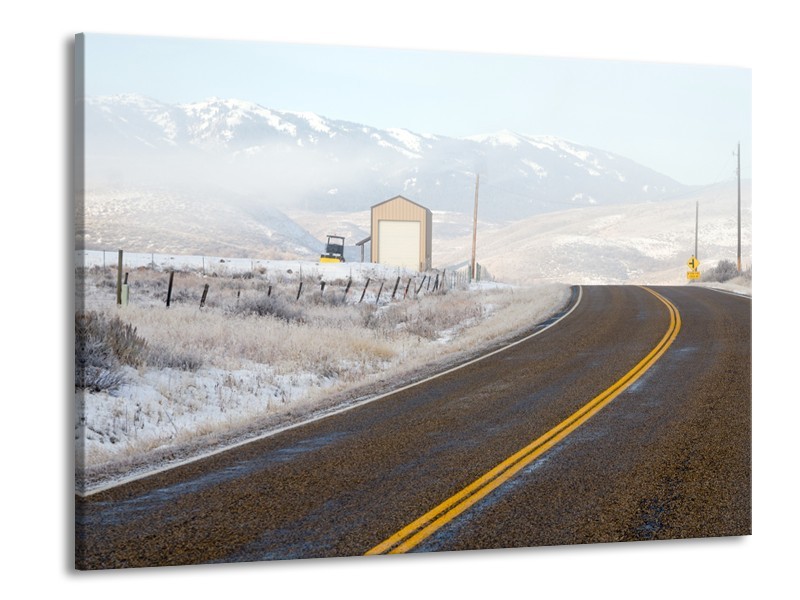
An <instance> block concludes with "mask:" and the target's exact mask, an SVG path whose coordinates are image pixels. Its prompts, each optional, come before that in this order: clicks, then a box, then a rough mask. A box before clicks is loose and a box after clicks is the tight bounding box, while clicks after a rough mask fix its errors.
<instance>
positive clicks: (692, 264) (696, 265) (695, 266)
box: [686, 256, 700, 271]
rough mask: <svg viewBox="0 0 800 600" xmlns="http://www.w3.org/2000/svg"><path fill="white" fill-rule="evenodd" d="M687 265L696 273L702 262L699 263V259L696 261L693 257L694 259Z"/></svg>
mask: <svg viewBox="0 0 800 600" xmlns="http://www.w3.org/2000/svg"><path fill="white" fill-rule="evenodd" d="M686 264H687V265H689V268H690V269H691V270H692V271H696V270H697V267H699V266H700V261H699V260H697V259H696V258H695V257H694V256H693V257H692V258H690V259H689V262H687V263H686Z"/></svg>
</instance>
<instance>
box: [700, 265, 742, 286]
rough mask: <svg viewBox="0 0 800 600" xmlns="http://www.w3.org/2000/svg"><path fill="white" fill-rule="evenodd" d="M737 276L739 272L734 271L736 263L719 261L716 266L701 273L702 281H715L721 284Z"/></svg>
mask: <svg viewBox="0 0 800 600" xmlns="http://www.w3.org/2000/svg"><path fill="white" fill-rule="evenodd" d="M738 275H739V272H738V271H737V269H736V263H734V262H733V261H732V260H721V261H720V262H719V263H717V266H715V267H714V268H712V269H709V270H707V271H706V272H705V273H703V281H717V282H719V283H722V282H724V281H728V280H729V279H733V278H734V277H736V276H738Z"/></svg>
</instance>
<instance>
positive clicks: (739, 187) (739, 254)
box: [736, 143, 742, 273]
mask: <svg viewBox="0 0 800 600" xmlns="http://www.w3.org/2000/svg"><path fill="white" fill-rule="evenodd" d="M736 211H737V219H736V230H737V243H736V270H737V272H739V273H741V272H742V154H741V143H738V144H736Z"/></svg>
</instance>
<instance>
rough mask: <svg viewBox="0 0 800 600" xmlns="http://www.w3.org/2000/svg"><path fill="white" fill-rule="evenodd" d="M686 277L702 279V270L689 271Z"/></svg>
mask: <svg viewBox="0 0 800 600" xmlns="http://www.w3.org/2000/svg"><path fill="white" fill-rule="evenodd" d="M686 279H700V271H687V273H686Z"/></svg>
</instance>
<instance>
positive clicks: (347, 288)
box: [343, 277, 353, 300]
mask: <svg viewBox="0 0 800 600" xmlns="http://www.w3.org/2000/svg"><path fill="white" fill-rule="evenodd" d="M351 283H353V278H352V277H351V278H350V279H348V280H347V287H346V288H344V298H343V300H347V292H349V291H350V284H351Z"/></svg>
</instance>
